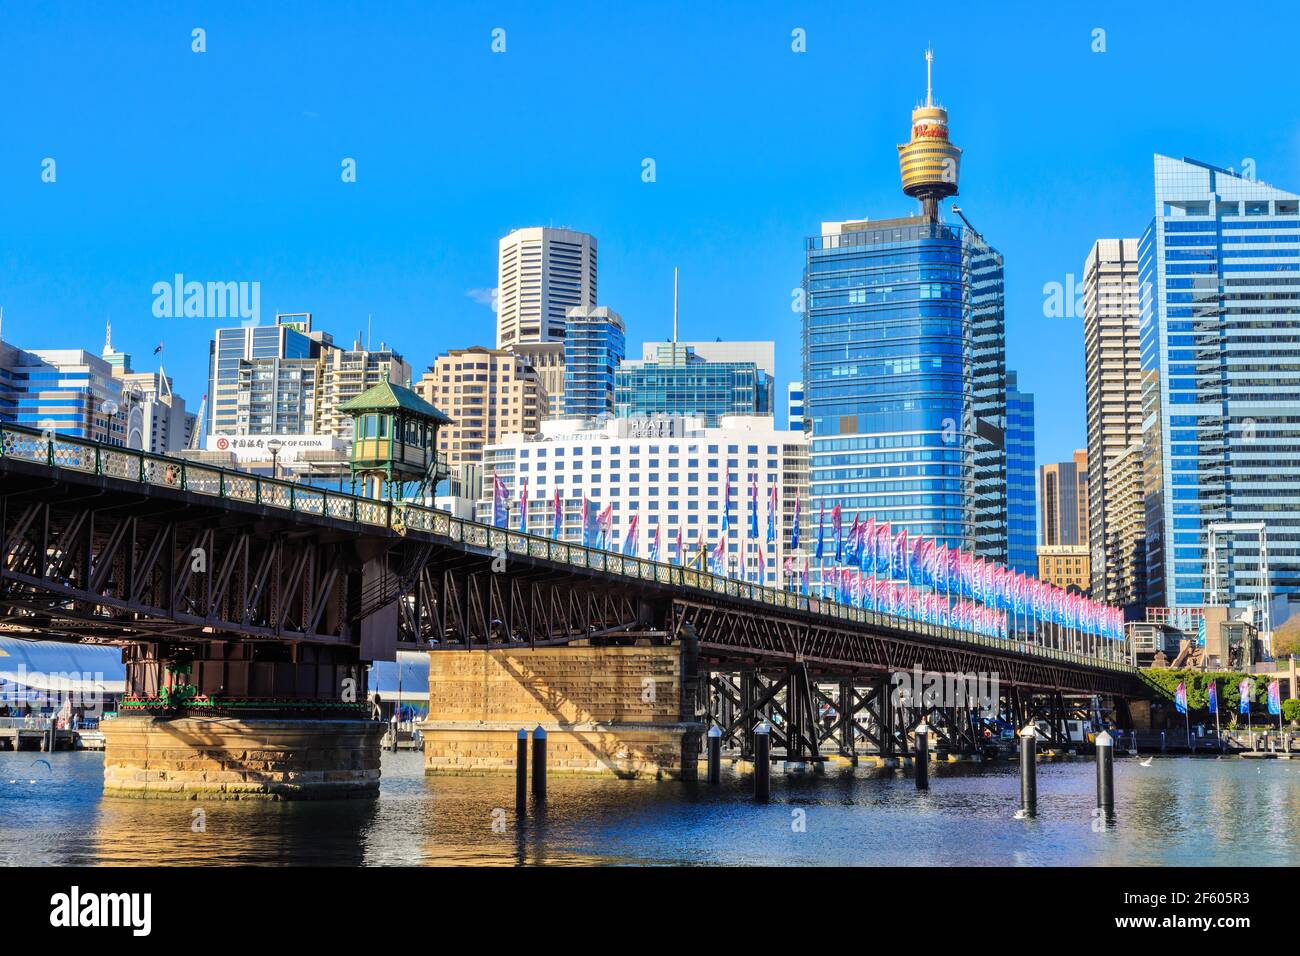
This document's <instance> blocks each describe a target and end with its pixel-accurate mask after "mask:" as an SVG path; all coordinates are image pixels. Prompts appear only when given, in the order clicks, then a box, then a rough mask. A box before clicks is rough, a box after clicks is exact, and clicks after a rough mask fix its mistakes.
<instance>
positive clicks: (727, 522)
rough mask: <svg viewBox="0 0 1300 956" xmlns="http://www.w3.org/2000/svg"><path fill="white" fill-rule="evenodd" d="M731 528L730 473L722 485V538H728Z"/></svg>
mask: <svg viewBox="0 0 1300 956" xmlns="http://www.w3.org/2000/svg"><path fill="white" fill-rule="evenodd" d="M730 527H731V473H730V472H728V473H727V475H726V480H724V481H723V483H722V536H723V537H724V538H725V537H726V536H727V529H728V528H730Z"/></svg>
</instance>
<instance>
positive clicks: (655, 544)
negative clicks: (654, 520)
mask: <svg viewBox="0 0 1300 956" xmlns="http://www.w3.org/2000/svg"><path fill="white" fill-rule="evenodd" d="M659 540H660V538H659V526H658V525H655V536H654V539H653V540H652V541H651V542H650V560H651V561H658V560H659Z"/></svg>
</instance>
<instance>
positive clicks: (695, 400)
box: [614, 342, 773, 428]
mask: <svg viewBox="0 0 1300 956" xmlns="http://www.w3.org/2000/svg"><path fill="white" fill-rule="evenodd" d="M772 384H773V383H772V380H771V378H770V377H769V376H768V374H767V372H766V370H764V369H761V368H759V367H758V364H757V363H756V362H743V361H734V362H733V361H709V360H708V359H705V358H703V357H701V356H700V355H697V354H696V352H695V349H694V348H692V347H691V346H689V345H685V344H683V343H680V342H663V343H661V344H659V345H658V346H656V348H655V357H654V358H653V359H644V360H633V359H629V360H626V361H624V362H623V364H622V365H620V366H619V368H618V372H617V373H616V374H615V376H614V407H615V412H616V414H617V415H618V417H619V418H632V417H637V416H642V415H693V416H699V417H701V418H703V419H704V421H705V425H706V426H708V427H710V428H712V427H715V426H716V425H717V424H718V420H719V419H720V418H721V417H722V416H723V415H770V414H772Z"/></svg>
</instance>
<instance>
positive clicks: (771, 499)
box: [767, 485, 799, 545]
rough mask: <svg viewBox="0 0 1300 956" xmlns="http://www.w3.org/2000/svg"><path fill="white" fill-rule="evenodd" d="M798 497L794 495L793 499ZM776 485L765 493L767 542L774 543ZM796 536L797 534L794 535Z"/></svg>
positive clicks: (796, 499)
mask: <svg viewBox="0 0 1300 956" xmlns="http://www.w3.org/2000/svg"><path fill="white" fill-rule="evenodd" d="M798 500H799V499H798V498H797V497H796V498H795V501H798ZM776 512H777V503H776V485H773V486H772V488H771V490H770V491H769V492H768V494H767V543H768V544H769V545H773V544H776ZM795 537H796V538H798V535H795Z"/></svg>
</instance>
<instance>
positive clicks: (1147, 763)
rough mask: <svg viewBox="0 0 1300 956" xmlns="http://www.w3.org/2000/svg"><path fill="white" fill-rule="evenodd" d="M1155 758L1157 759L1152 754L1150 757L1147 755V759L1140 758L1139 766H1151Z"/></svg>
mask: <svg viewBox="0 0 1300 956" xmlns="http://www.w3.org/2000/svg"><path fill="white" fill-rule="evenodd" d="M1155 759H1156V758H1155V756H1154V755H1152V756H1150V757H1147V759H1146V760H1139V761H1138V766H1139V767H1149V766H1151V761H1153V760H1155Z"/></svg>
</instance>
